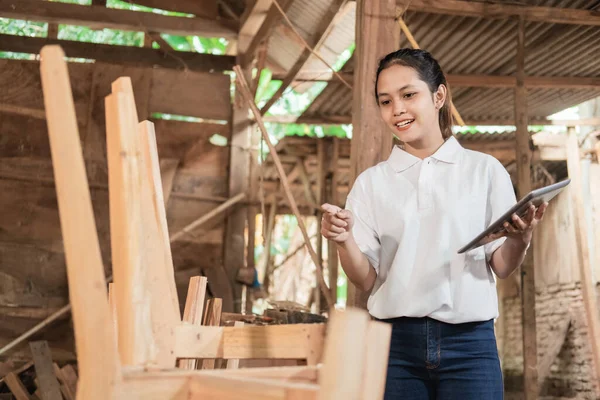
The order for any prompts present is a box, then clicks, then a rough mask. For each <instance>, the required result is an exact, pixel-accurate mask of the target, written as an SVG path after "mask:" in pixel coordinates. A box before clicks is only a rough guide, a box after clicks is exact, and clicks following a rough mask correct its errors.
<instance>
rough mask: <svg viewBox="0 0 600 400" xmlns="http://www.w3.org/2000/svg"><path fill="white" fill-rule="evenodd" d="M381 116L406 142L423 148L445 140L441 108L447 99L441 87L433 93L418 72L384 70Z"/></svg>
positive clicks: (399, 67) (379, 89)
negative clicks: (433, 141) (441, 127)
mask: <svg viewBox="0 0 600 400" xmlns="http://www.w3.org/2000/svg"><path fill="white" fill-rule="evenodd" d="M377 93H378V101H379V110H380V112H381V117H382V118H383V120H384V121H385V122H386V124H387V125H388V126H389V127H390V129H391V130H392V131H393V132H394V135H395V136H396V137H398V139H400V140H401V141H402V142H404V143H406V144H411V143H412V144H413V146H414V145H417V147H420V146H419V143H421V144H428V143H430V142H431V140H432V139H434V140H435V139H438V138H439V139H441V130H440V125H439V120H438V118H439V117H438V115H439V109H440V108H441V107H442V105H443V104H444V101H445V98H446V88H445V86H443V85H440V87H439V88H438V90H437V92H436V93H433V94H432V93H431V91H430V90H429V87H428V86H427V83H425V82H424V81H422V80H421V79H419V75H418V73H417V71H415V70H414V69H412V68H410V67H405V66H403V65H392V66H391V67H388V68H386V69H384V70H383V71H381V73H380V74H379V80H378V82H377Z"/></svg>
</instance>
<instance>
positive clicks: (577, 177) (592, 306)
mask: <svg viewBox="0 0 600 400" xmlns="http://www.w3.org/2000/svg"><path fill="white" fill-rule="evenodd" d="M568 132H569V137H568V138H567V168H568V170H569V178H571V187H570V188H569V191H570V192H571V198H572V200H573V201H572V203H571V204H573V209H574V217H575V237H576V242H577V249H576V254H577V256H578V264H579V271H580V276H581V288H582V292H583V304H584V306H585V316H586V325H587V328H588V337H589V340H590V343H591V349H592V360H593V363H594V370H595V375H594V378H595V381H596V384H595V389H596V394H599V393H600V320H599V319H600V317H599V316H598V315H599V314H600V313H599V311H598V301H597V298H596V291H595V285H594V281H593V278H592V264H591V260H590V252H589V246H588V240H587V228H586V224H585V206H584V202H583V185H582V182H581V156H580V152H579V140H578V138H577V134H576V133H575V128H573V127H569V128H568Z"/></svg>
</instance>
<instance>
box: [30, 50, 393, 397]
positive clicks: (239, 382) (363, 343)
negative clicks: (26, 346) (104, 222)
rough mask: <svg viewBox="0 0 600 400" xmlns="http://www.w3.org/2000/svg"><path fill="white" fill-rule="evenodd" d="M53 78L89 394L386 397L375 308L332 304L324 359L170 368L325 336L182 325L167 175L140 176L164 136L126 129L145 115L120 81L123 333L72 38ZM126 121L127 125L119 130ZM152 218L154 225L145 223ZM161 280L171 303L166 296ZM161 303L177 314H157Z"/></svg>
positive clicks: (69, 259) (53, 63)
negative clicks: (91, 183)
mask: <svg viewBox="0 0 600 400" xmlns="http://www.w3.org/2000/svg"><path fill="white" fill-rule="evenodd" d="M41 75H42V87H43V91H44V103H45V107H46V114H47V124H48V132H49V139H50V147H51V153H52V160H53V168H54V174H55V182H56V191H57V199H58V206H59V214H60V221H61V229H62V234H63V241H64V247H65V257H66V264H67V276H68V281H69V294H70V300H71V304H72V315H73V325H74V332H75V340H76V348H77V355H78V363H79V374H80V379H79V385H78V389H77V392H78V393H77V394H78V398H79V399H184V398H185V399H200V398H202V399H234V398H235V399H239V398H244V399H253V398H257V399H258V398H260V399H291V398H293V399H337V398H339V399H342V398H344V399H377V398H381V397H382V394H383V386H384V385H383V384H384V381H385V369H386V366H387V351H388V348H389V338H390V328H389V325H387V324H382V323H378V322H374V321H369V318H368V314H367V313H366V312H364V311H362V310H355V309H349V310H346V311H344V312H340V311H335V310H332V312H331V317H330V321H329V322H328V326H327V328H328V332H327V338H326V344H325V346H324V357H323V360H322V361H323V364H322V365H321V364H319V365H316V366H314V365H312V366H305V367H280V368H256V369H246V370H213V371H188V370H182V369H175V368H171V369H170V370H169V369H168V368H169V367H163V366H162V365H168V366H170V367H173V366H174V363H175V360H176V359H177V358H220V357H222V358H228V357H227V356H230V358H234V359H237V358H243V357H241V355H247V354H250V355H252V356H253V357H257V358H263V357H264V356H265V355H266V356H268V355H270V354H272V353H277V352H280V351H285V354H286V357H287V356H289V355H290V354H292V355H293V354H295V352H296V351H298V349H303V348H306V341H307V340H308V341H310V340H312V339H313V338H311V336H310V333H309V334H306V332H304V333H301V330H299V329H298V327H297V326H294V325H290V326H285V325H283V326H272V327H244V328H236V327H198V326H194V325H191V324H184V323H182V322H181V320H180V318H179V314H178V312H177V308H176V304H177V303H176V296H175V295H174V293H175V292H174V290H173V288H172V287H169V285H170V280H169V279H164V280H163V278H165V274H167V273H172V271H170V272H169V271H168V269H165V268H164V265H168V264H169V263H172V261H171V258H170V246H168V235H167V234H166V233H167V231H166V221H165V219H164V215H161V212H160V210H159V207H157V204H161V205H162V204H163V203H162V201H158V200H160V199H159V197H160V196H161V194H159V193H158V188H160V184H157V182H156V181H154V182H149V181H148V180H147V179H148V177H151V176H152V177H156V174H146V175H143V174H140V173H139V171H140V169H142V170H143V169H145V170H151V169H153V168H156V166H157V163H156V161H157V158H156V148H155V142H153V141H151V140H149V139H148V137H150V136H151V135H129V136H127V135H126V134H125V132H137V126H136V124H135V122H136V117H135V118H131V116H132V115H133V114H134V108H135V104H134V102H133V100H132V98H128V95H127V94H123V93H122V91H119V90H115V87H113V94H111V95H110V96H108V98H107V100H106V106H107V114H109V115H110V113H112V115H120V117H119V118H116V119H114V120H113V119H111V120H109V121H107V127H108V128H107V130H108V131H109V132H108V133H109V136H111V137H110V138H109V139H108V142H109V147H108V152H109V165H110V167H111V168H112V172H109V179H110V184H111V193H110V194H109V196H110V197H109V199H110V201H111V206H110V207H111V228H112V226H113V224H114V226H116V227H118V228H117V231H116V234H114V235H112V239H111V241H112V245H113V262H116V263H117V264H116V265H120V266H119V267H117V268H116V270H115V271H114V274H115V297H116V302H117V306H116V309H117V316H118V321H117V324H118V325H119V326H118V331H119V334H118V338H117V333H116V332H115V326H114V325H113V323H112V321H111V319H110V310H109V303H108V296H107V290H106V280H105V278H104V275H103V265H102V260H101V255H100V249H99V244H98V237H97V232H96V227H95V222H94V215H93V211H92V205H91V199H90V193H89V187H88V184H87V177H86V173H85V167H84V162H83V156H82V151H81V145H80V141H79V133H78V129H77V123H76V117H75V109H74V105H73V99H72V94H71V87H70V82H69V77H68V72H67V65H66V62H65V61H64V53H63V51H62V49H61V48H60V47H58V46H46V47H44V48H43V49H42V51H41ZM109 110H111V111H109ZM149 124H150V123H144V124H142V125H145V127H144V126H143V127H142V128H140V130H141V131H142V132H146V133H148V132H151V131H150V125H149ZM114 130H118V131H119V132H120V134H119V135H117V136H115V135H113V133H114ZM140 137H141V138H140ZM144 141H146V145H145V146H142V145H141V144H140V143H143V142H144ZM153 143H154V144H153ZM152 149H153V150H152ZM142 154H145V155H144V156H143V157H142V156H141V155H142ZM141 158H143V160H141V161H140V159H141ZM115 166H116V169H115ZM115 182H118V183H119V185H121V187H122V188H125V190H124V191H123V193H114V191H113V190H112V188H113V183H115ZM163 212H164V208H163ZM152 213H154V214H152ZM150 216H151V220H152V224H149V223H148V221H146V220H145V218H148V219H150ZM140 227H143V230H142V229H140ZM148 232H154V234H155V235H154V237H153V238H152V239H148V238H146V235H149V233H148ZM153 245H155V247H152V246H153ZM150 255H151V256H150ZM153 263H156V265H159V266H162V267H160V268H150V270H151V271H150V272H144V268H143V267H144V266H145V265H152V264H153ZM171 268H172V266H171ZM165 286H167V287H166V288H165ZM153 287H154V289H153ZM156 287H160V290H161V293H162V294H165V293H167V294H169V296H171V297H169V299H170V300H167V301H165V298H164V297H163V298H159V299H156V298H155V297H154V295H153V294H154V293H155V292H156V291H157V289H155V288H156ZM161 302H162V303H163V304H157V303H161ZM156 310H164V312H165V313H166V314H167V315H155V312H156ZM269 328H273V329H269ZM306 328H307V329H308V328H309V327H306ZM242 332H243V333H242ZM319 340H322V336H321V338H320V339H319ZM117 341H118V343H119V348H120V349H121V351H120V352H119V351H118V350H117ZM302 351H304V350H302ZM155 360H156V361H155ZM158 360H160V361H158ZM163 363H164V364H163Z"/></svg>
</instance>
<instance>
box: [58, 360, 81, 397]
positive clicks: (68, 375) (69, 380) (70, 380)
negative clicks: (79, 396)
mask: <svg viewBox="0 0 600 400" xmlns="http://www.w3.org/2000/svg"><path fill="white" fill-rule="evenodd" d="M60 371H61V372H62V376H63V378H64V379H65V381H64V384H65V386H68V388H69V392H70V393H73V394H74V395H75V394H76V393H77V373H76V372H75V368H73V366H72V365H71V364H67V365H65V366H64V367H62V368H61V369H60Z"/></svg>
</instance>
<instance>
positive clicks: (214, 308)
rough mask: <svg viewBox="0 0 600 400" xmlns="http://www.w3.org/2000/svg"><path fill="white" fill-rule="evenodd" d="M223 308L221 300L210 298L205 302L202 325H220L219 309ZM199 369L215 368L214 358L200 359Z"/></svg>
mask: <svg viewBox="0 0 600 400" xmlns="http://www.w3.org/2000/svg"><path fill="white" fill-rule="evenodd" d="M222 309H223V300H221V299H218V298H212V299H209V300H208V303H207V304H206V311H205V313H204V318H203V321H202V325H204V326H219V325H221V310H222ZM199 369H215V360H214V359H210V360H202V365H201V366H200V368H199Z"/></svg>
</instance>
